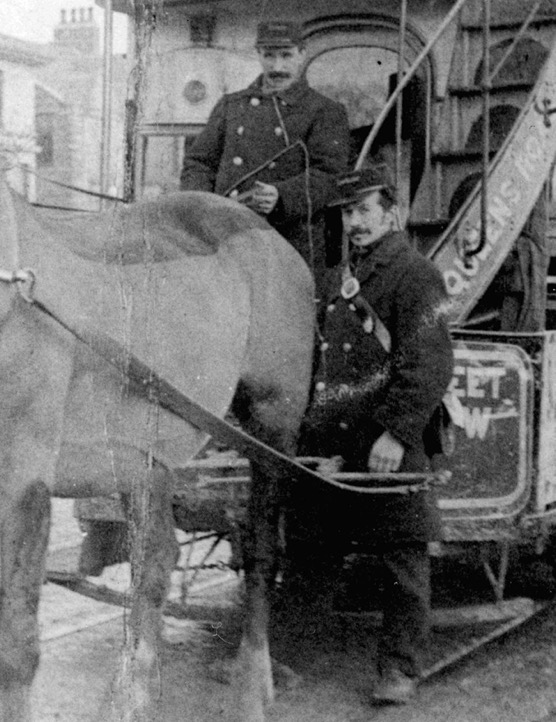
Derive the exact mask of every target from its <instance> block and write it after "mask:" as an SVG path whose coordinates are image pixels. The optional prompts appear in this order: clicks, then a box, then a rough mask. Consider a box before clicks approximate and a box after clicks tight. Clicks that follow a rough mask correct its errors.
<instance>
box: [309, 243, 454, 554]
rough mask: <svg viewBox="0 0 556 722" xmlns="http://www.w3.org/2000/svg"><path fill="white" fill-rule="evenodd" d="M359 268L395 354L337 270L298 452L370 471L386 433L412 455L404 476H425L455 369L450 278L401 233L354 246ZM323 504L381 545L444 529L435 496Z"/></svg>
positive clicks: (339, 497) (339, 498)
mask: <svg viewBox="0 0 556 722" xmlns="http://www.w3.org/2000/svg"><path fill="white" fill-rule="evenodd" d="M352 272H353V275H354V276H355V277H356V278H357V280H358V281H359V284H360V289H361V290H360V295H361V296H362V297H363V298H364V299H365V301H366V302H367V303H368V304H369V306H370V307H371V308H372V309H374V311H375V312H376V315H377V316H378V318H379V319H380V320H381V321H382V323H383V324H384V325H385V326H386V328H387V330H388V332H389V334H390V338H391V350H390V351H389V352H387V351H386V350H385V349H384V347H383V345H382V344H381V343H380V341H379V340H378V338H377V335H376V333H375V332H374V330H372V329H371V328H370V326H369V324H368V323H364V321H365V316H366V312H365V311H364V310H362V311H361V310H357V309H358V308H359V305H358V306H355V305H354V304H353V300H351V299H348V300H346V299H344V298H343V297H342V295H341V293H340V289H341V285H342V272H341V269H338V270H337V271H335V272H334V273H333V274H332V281H331V286H330V288H331V294H330V295H329V300H328V306H327V307H326V309H325V310H324V313H323V316H324V318H323V319H322V323H321V333H322V336H323V340H322V343H321V350H320V359H319V363H318V368H317V371H316V377H315V387H314V393H313V398H312V403H311V406H310V409H309V412H308V414H307V417H306V421H305V424H304V429H303V433H302V439H301V444H302V448H301V453H304V454H307V453H310V454H316V455H322V456H326V457H330V456H333V455H340V456H342V457H343V458H344V460H345V462H346V466H345V468H346V469H351V470H357V471H365V470H366V469H367V460H368V456H369V451H370V449H371V446H372V445H373V443H374V442H375V441H376V440H377V439H378V438H379V437H380V436H381V435H382V433H383V432H384V431H388V432H390V434H391V435H392V436H393V437H395V438H396V439H397V440H398V441H399V442H400V443H401V444H402V445H403V447H404V450H405V452H404V458H403V461H402V467H401V468H400V471H426V470H427V468H428V457H427V453H426V441H427V439H426V435H427V433H432V432H433V431H434V430H433V429H431V428H430V420H431V417H432V415H433V412H434V411H435V409H436V408H437V407H438V406H439V405H440V403H441V400H442V397H443V395H444V393H445V391H446V389H447V386H448V384H449V382H450V379H451V374H452V367H453V352H452V344H451V340H450V335H449V331H448V326H447V323H446V318H445V309H446V303H447V295H446V291H445V287H444V282H443V279H442V277H441V275H440V273H439V271H438V270H437V269H436V267H435V266H434V265H433V264H432V263H431V262H430V261H429V260H428V259H426V258H424V257H423V256H422V255H421V254H420V253H418V252H417V251H415V250H414V249H413V248H411V247H410V245H409V243H408V242H407V239H406V237H405V235H404V234H403V233H389V234H387V235H386V236H383V237H382V238H381V239H379V240H378V241H376V242H375V243H373V244H372V245H371V246H370V247H368V248H367V249H361V250H359V249H356V250H355V252H354V255H352ZM323 504H324V505H325V506H326V507H327V508H329V509H330V510H331V511H332V514H331V516H332V517H336V519H337V520H340V519H341V517H342V516H345V517H346V518H347V519H348V524H349V525H350V526H351V525H353V527H354V528H355V529H357V534H358V535H359V534H361V533H362V534H363V535H364V536H365V535H366V534H368V535H369V537H370V538H372V539H374V540H381V541H385V542H394V541H395V542H403V541H429V540H431V539H433V538H436V537H437V536H438V534H439V530H440V524H439V517H438V512H437V511H436V506H435V504H434V499H432V498H431V494H430V493H429V492H426V493H421V492H420V493H416V494H412V495H410V496H404V497H394V498H392V497H389V498H388V499H385V498H384V497H376V496H375V497H364V496H361V495H357V494H356V493H351V492H349V493H348V492H339V493H338V492H334V493H330V494H329V495H327V498H326V499H325V500H323ZM332 521H333V519H332Z"/></svg>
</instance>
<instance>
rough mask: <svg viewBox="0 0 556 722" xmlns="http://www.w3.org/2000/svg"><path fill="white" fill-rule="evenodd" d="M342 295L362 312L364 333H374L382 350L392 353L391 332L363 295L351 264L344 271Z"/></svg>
mask: <svg viewBox="0 0 556 722" xmlns="http://www.w3.org/2000/svg"><path fill="white" fill-rule="evenodd" d="M341 294H342V297H343V298H345V299H346V300H349V301H351V303H353V305H354V306H355V307H356V308H357V309H359V310H360V311H361V312H362V314H361V315H362V316H363V321H362V323H363V329H364V331H366V333H374V335H375V336H376V338H377V340H378V341H379V343H380V345H381V346H382V348H383V349H384V350H385V351H386V353H390V351H391V350H392V337H391V336H390V331H388V329H387V328H386V326H385V325H384V323H383V322H382V321H381V319H380V317H379V315H378V313H377V312H376V311H375V310H374V308H373V307H372V306H371V304H370V303H369V302H368V301H367V299H366V298H365V297H364V296H363V295H362V294H361V287H360V285H359V281H358V280H357V279H356V278H355V276H354V275H353V274H352V272H351V268H350V267H349V263H346V264H345V265H344V267H343V269H342V290H341Z"/></svg>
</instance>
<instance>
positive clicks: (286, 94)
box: [241, 74, 309, 105]
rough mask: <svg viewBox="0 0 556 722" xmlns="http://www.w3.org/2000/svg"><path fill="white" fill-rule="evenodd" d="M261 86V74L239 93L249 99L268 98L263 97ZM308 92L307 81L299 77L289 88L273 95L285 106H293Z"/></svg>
mask: <svg viewBox="0 0 556 722" xmlns="http://www.w3.org/2000/svg"><path fill="white" fill-rule="evenodd" d="M262 85H263V76H262V74H261V75H259V77H258V78H256V79H255V80H254V81H253V82H252V83H251V85H249V86H248V87H247V88H245V90H243V91H241V93H242V94H243V95H248V96H250V97H256V98H267V97H270V96H269V95H263V91H262ZM308 90H309V84H308V83H307V80H306V79H305V77H301V78H299V80H297V81H296V82H295V83H294V84H293V85H291V86H290V87H289V88H287V89H286V90H283V91H282V92H280V93H276V94H275V95H276V98H278V100H281V101H282V102H283V103H285V104H286V105H295V104H296V103H298V102H299V101H300V100H301V99H302V98H303V96H304V95H305V94H306V93H307V91H308Z"/></svg>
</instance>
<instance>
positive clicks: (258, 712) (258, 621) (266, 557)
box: [234, 385, 298, 722]
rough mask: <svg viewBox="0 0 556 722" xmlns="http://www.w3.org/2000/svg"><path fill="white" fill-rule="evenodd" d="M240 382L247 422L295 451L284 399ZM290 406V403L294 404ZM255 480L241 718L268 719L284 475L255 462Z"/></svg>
mask: <svg viewBox="0 0 556 722" xmlns="http://www.w3.org/2000/svg"><path fill="white" fill-rule="evenodd" d="M243 391H244V390H243V389H242V387H241V385H240V389H239V393H238V395H237V396H236V399H235V400H234V410H235V411H236V413H237V414H238V417H239V418H240V420H241V422H242V426H244V428H245V429H246V430H247V431H248V432H250V433H251V434H252V435H253V436H256V437H257V438H258V439H259V440H261V441H263V442H265V443H267V444H269V445H270V446H272V447H274V448H275V449H277V450H279V451H281V452H283V453H285V454H288V455H293V453H294V451H295V436H296V433H295V432H296V431H297V421H298V419H297V418H296V417H295V416H293V417H292V413H291V408H285V407H284V405H283V404H282V401H283V399H282V398H281V397H280V398H273V399H272V401H269V402H265V401H262V402H259V403H249V402H246V399H245V396H244V395H243ZM290 406H291V405H290ZM251 469H252V483H251V494H250V499H249V506H248V519H247V525H246V530H245V535H244V540H243V548H242V553H243V565H244V571H245V586H246V598H245V607H244V610H245V611H244V614H245V618H244V629H243V637H242V640H241V644H240V649H239V655H238V659H237V664H236V675H237V679H236V680H235V687H236V690H237V693H238V697H237V703H236V710H237V720H238V722H240V721H241V722H263V721H264V718H265V715H264V707H265V704H266V703H268V702H271V701H272V700H273V698H274V685H273V680H272V668H271V659H270V652H269V643H268V624H269V603H270V599H269V598H270V592H271V590H272V586H273V584H274V579H275V576H276V571H277V559H278V554H277V552H278V539H279V536H278V519H279V512H280V494H281V489H280V482H281V481H282V479H281V474H280V473H279V472H278V471H277V470H276V468H275V467H274V466H272V465H266V464H265V465H261V464H258V463H252V464H251Z"/></svg>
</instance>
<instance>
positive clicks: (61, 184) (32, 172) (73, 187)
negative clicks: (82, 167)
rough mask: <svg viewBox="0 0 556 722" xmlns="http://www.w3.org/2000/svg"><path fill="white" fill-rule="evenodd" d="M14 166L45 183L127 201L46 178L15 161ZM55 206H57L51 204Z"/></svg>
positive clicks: (118, 201) (109, 199) (105, 198)
mask: <svg viewBox="0 0 556 722" xmlns="http://www.w3.org/2000/svg"><path fill="white" fill-rule="evenodd" d="M13 167H14V168H19V169H20V170H22V171H24V172H25V173H30V174H31V175H34V176H35V178H39V179H40V180H42V181H45V182H46V183H51V184H52V185H55V186H60V187H61V188H67V189H68V190H71V191H77V192H78V193H83V194H84V195H87V196H94V197H95V198H102V199H103V200H107V201H115V202H117V203H127V201H126V200H125V199H124V198H120V197H119V196H110V195H107V194H106V193H97V192H96V191H90V190H87V189H86V188H80V187H79V186H74V185H70V184H69V183H62V181H57V180H54V179H53V178H47V177H46V176H43V175H41V174H40V173H37V171H35V170H33V169H32V168H28V167H27V166H24V165H21V164H19V163H15V164H14V166H13ZM53 207H54V208H56V207H57V206H53ZM68 210H76V209H73V208H72V209H68Z"/></svg>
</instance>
